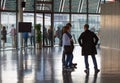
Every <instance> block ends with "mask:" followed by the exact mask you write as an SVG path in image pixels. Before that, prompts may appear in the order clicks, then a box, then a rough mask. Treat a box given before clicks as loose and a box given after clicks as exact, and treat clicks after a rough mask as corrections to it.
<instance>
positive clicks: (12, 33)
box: [1, 25, 17, 48]
mask: <svg viewBox="0 0 120 83" xmlns="http://www.w3.org/2000/svg"><path fill="white" fill-rule="evenodd" d="M8 33H10V36H11V37H12V46H13V47H15V45H16V35H17V32H16V29H15V27H14V25H12V26H11V30H10V32H8ZM8 33H7V30H6V27H5V26H3V27H2V30H1V40H2V42H3V44H2V45H3V46H2V47H3V48H4V47H5V43H6V42H7V34H8Z"/></svg>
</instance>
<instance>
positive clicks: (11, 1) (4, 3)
mask: <svg viewBox="0 0 120 83" xmlns="http://www.w3.org/2000/svg"><path fill="white" fill-rule="evenodd" d="M0 1H1V9H2V10H16V0H0Z"/></svg>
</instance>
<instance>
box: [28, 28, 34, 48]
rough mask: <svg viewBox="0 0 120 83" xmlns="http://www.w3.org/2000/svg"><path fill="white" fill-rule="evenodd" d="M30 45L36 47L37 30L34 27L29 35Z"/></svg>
mask: <svg viewBox="0 0 120 83" xmlns="http://www.w3.org/2000/svg"><path fill="white" fill-rule="evenodd" d="M29 37H30V44H31V46H32V45H34V46H35V29H34V28H33V27H32V28H31V32H30V33H29Z"/></svg>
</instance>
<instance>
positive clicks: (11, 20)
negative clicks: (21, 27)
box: [1, 12, 16, 48]
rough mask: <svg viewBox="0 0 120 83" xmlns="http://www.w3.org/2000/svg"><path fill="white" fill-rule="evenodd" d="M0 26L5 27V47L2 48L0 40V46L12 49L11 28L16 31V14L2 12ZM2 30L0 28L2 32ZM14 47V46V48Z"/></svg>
mask: <svg viewBox="0 0 120 83" xmlns="http://www.w3.org/2000/svg"><path fill="white" fill-rule="evenodd" d="M1 24H2V27H3V26H5V27H6V31H7V34H6V42H5V45H4V46H3V44H4V42H3V41H2V40H1V46H2V48H3V47H10V48H11V47H13V44H14V43H13V42H14V40H12V36H13V31H12V29H13V27H14V28H15V29H16V13H13V12H2V13H1ZM2 29H3V28H1V30H2ZM14 47H15V46H14Z"/></svg>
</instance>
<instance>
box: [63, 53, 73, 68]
mask: <svg viewBox="0 0 120 83" xmlns="http://www.w3.org/2000/svg"><path fill="white" fill-rule="evenodd" d="M66 55H67V57H66V61H65V66H66V67H72V59H73V54H72V53H71V54H66Z"/></svg>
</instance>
